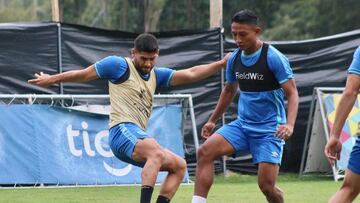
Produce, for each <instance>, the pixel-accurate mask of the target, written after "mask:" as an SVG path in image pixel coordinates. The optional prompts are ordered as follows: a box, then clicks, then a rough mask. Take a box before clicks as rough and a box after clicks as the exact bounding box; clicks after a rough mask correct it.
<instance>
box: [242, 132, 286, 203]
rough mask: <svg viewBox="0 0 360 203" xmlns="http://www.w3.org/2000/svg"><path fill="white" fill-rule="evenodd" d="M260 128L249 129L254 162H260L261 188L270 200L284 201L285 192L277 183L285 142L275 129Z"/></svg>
mask: <svg viewBox="0 0 360 203" xmlns="http://www.w3.org/2000/svg"><path fill="white" fill-rule="evenodd" d="M259 129H260V128H259ZM259 129H257V128H252V129H247V133H248V140H249V144H250V151H251V154H252V156H253V162H254V163H255V164H258V185H259V188H260V190H261V192H262V193H263V194H264V195H265V196H266V199H267V200H268V201H269V202H276V203H278V202H284V197H283V196H284V193H283V191H282V190H281V189H280V188H278V187H276V186H275V183H276V178H277V176H278V173H279V168H280V163H281V158H282V152H283V145H284V143H285V142H284V140H282V139H279V138H276V137H275V136H274V134H275V131H271V130H270V131H266V130H263V131H262V132H261V131H259ZM274 129H275V127H274Z"/></svg>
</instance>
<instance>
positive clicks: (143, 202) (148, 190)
mask: <svg viewBox="0 0 360 203" xmlns="http://www.w3.org/2000/svg"><path fill="white" fill-rule="evenodd" d="M153 190H154V188H153V187H151V186H149V185H143V186H141V197H140V203H150V201H151V195H152V193H153Z"/></svg>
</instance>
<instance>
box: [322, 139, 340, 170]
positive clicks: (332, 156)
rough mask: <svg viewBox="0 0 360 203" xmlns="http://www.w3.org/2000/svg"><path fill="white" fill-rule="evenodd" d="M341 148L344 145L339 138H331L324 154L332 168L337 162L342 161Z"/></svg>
mask: <svg viewBox="0 0 360 203" xmlns="http://www.w3.org/2000/svg"><path fill="white" fill-rule="evenodd" d="M341 147H342V145H341V142H340V140H339V138H336V137H335V136H330V139H329V141H328V143H327V144H326V146H325V150H324V153H325V156H326V158H327V159H328V160H329V162H330V164H331V165H332V166H334V164H335V161H336V160H339V159H340V153H341Z"/></svg>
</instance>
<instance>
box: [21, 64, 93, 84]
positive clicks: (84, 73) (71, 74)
mask: <svg viewBox="0 0 360 203" xmlns="http://www.w3.org/2000/svg"><path fill="white" fill-rule="evenodd" d="M95 79H98V76H97V74H96V70H95V66H94V65H91V66H89V67H87V68H85V69H81V70H72V71H67V72H64V73H59V74H55V75H49V74H44V73H43V72H40V73H39V74H38V73H35V79H31V80H28V82H29V83H31V84H35V85H39V86H43V87H48V86H51V85H53V84H57V83H60V82H86V81H90V80H95Z"/></svg>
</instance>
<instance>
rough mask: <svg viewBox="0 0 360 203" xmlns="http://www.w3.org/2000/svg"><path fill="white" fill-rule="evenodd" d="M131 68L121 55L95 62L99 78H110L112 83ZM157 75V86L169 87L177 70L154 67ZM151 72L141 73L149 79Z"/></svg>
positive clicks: (144, 77) (119, 79)
mask: <svg viewBox="0 0 360 203" xmlns="http://www.w3.org/2000/svg"><path fill="white" fill-rule="evenodd" d="M128 69H129V67H128V65H127V63H126V60H125V58H123V57H120V56H108V57H106V58H104V59H101V60H100V61H97V62H96V63H95V70H96V74H97V75H98V77H99V78H102V79H108V80H109V81H110V82H112V83H115V84H116V83H117V82H118V81H121V79H122V77H124V76H125V73H126V71H127V70H128ZM154 71H155V75H156V87H157V88H159V87H163V86H165V87H169V86H170V82H171V79H172V77H173V75H174V73H175V70H172V69H170V68H159V67H154ZM149 76H150V75H149V74H141V77H142V78H143V79H144V80H147V79H149Z"/></svg>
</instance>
